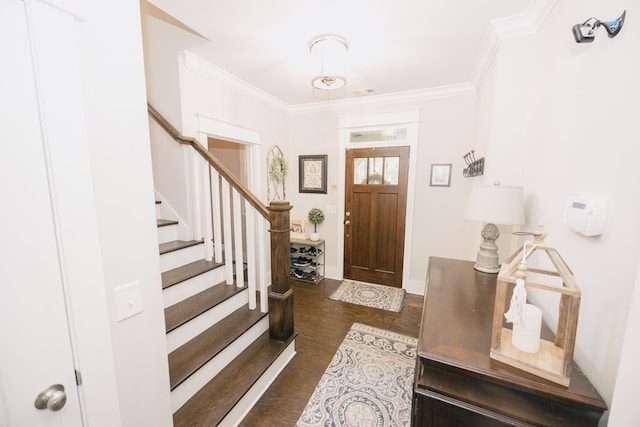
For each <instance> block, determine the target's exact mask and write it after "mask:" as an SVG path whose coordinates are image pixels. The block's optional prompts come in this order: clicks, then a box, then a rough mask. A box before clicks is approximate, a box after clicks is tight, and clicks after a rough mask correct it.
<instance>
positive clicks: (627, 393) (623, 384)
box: [609, 263, 640, 426]
mask: <svg viewBox="0 0 640 427" xmlns="http://www.w3.org/2000/svg"><path fill="white" fill-rule="evenodd" d="M639 323H640V263H639V264H638V270H637V272H636V280H635V289H634V291H633V297H632V299H631V314H630V315H629V319H628V322H627V325H628V326H627V332H626V334H625V335H624V345H623V346H622V355H621V357H620V367H619V368H618V379H617V380H616V388H615V391H614V393H613V402H612V403H611V416H610V417H609V423H610V425H611V426H637V425H640V411H638V394H637V388H638V384H639V383H640V370H638V360H640V341H638V339H637V335H638V333H637V331H636V329H635V328H634V325H637V324H639Z"/></svg>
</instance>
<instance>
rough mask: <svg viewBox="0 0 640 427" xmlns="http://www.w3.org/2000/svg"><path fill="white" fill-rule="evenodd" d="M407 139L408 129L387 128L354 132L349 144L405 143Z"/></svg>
mask: <svg viewBox="0 0 640 427" xmlns="http://www.w3.org/2000/svg"><path fill="white" fill-rule="evenodd" d="M406 139H407V128H406V127H401V128H387V129H376V130H367V131H353V132H351V133H350V134H349V142H352V143H353V142H355V143H358V142H376V141H404V140H406Z"/></svg>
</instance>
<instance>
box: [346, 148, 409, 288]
mask: <svg viewBox="0 0 640 427" xmlns="http://www.w3.org/2000/svg"><path fill="white" fill-rule="evenodd" d="M408 169H409V147H387V148H358V149H349V150H347V155H346V168H345V173H346V177H345V217H344V277H345V278H347V279H352V280H359V281H363V282H369V283H378V284H381V285H388V286H393V287H397V288H401V287H402V264H403V261H404V233H405V216H406V215H405V214H406V205H407V179H408Z"/></svg>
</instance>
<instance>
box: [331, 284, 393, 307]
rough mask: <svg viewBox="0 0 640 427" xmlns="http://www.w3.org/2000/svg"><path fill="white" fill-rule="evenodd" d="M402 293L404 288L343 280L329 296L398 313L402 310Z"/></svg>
mask: <svg viewBox="0 0 640 427" xmlns="http://www.w3.org/2000/svg"><path fill="white" fill-rule="evenodd" d="M404 293H405V292H404V289H398V288H392V287H389V286H383V285H375V284H373V283H365V282H356V281H355V280H343V281H342V284H340V287H339V288H338V289H337V290H336V291H335V292H334V293H333V294H331V296H330V297H329V298H331V299H333V300H337V301H343V302H348V303H351V304H358V305H364V306H366V307H372V308H379V309H381V310H387V311H395V312H396V313H399V312H401V311H402V304H403V302H404Z"/></svg>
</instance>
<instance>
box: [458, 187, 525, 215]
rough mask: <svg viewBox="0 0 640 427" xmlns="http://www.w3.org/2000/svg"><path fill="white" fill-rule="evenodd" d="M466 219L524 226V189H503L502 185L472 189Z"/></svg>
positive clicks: (466, 209)
mask: <svg viewBox="0 0 640 427" xmlns="http://www.w3.org/2000/svg"><path fill="white" fill-rule="evenodd" d="M464 217H465V218H466V219H470V220H473V221H480V222H484V223H492V224H502V225H521V224H524V192H523V190H522V187H502V186H500V185H482V186H480V185H479V186H474V187H471V192H470V193H469V199H468V200H467V206H466V208H465V211H464Z"/></svg>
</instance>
